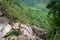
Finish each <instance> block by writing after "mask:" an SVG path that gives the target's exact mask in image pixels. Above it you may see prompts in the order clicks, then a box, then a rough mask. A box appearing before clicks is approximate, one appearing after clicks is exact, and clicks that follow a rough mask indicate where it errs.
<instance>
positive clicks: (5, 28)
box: [0, 17, 11, 37]
mask: <svg viewBox="0 0 60 40" xmlns="http://www.w3.org/2000/svg"><path fill="white" fill-rule="evenodd" d="M10 30H11V26H10V25H9V24H8V20H7V19H6V18H4V17H0V37H4V36H5V35H6V33H8V32H9V31H10Z"/></svg>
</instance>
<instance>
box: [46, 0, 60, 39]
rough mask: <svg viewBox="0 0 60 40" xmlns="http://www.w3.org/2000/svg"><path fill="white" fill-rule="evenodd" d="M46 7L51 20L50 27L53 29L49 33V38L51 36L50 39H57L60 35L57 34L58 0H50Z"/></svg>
mask: <svg viewBox="0 0 60 40" xmlns="http://www.w3.org/2000/svg"><path fill="white" fill-rule="evenodd" d="M47 8H49V9H50V12H49V13H48V15H49V18H50V20H51V22H52V25H51V27H52V29H53V30H52V31H51V32H50V34H49V35H51V36H50V38H52V40H59V37H60V36H59V37H57V36H58V35H60V0H51V2H50V3H49V4H48V5H47ZM51 15H52V16H51ZM50 16H51V17H50ZM53 35H54V36H53Z"/></svg>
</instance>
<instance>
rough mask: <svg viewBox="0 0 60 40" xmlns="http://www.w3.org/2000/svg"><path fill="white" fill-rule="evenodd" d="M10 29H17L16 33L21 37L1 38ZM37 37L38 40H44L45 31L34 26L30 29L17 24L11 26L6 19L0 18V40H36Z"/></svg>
mask: <svg viewBox="0 0 60 40" xmlns="http://www.w3.org/2000/svg"><path fill="white" fill-rule="evenodd" d="M12 28H13V29H14V30H15V29H16V30H17V29H19V30H18V31H19V32H20V33H21V35H19V36H8V37H6V38H3V37H4V36H6V34H7V33H8V32H9V31H10V30H11V29H12ZM34 34H36V35H34ZM37 36H38V39H39V40H45V39H46V31H45V30H44V29H42V28H38V27H36V26H33V27H30V26H27V25H25V24H20V23H17V22H16V23H13V25H11V24H9V21H8V19H6V18H5V17H0V40H36V38H37Z"/></svg>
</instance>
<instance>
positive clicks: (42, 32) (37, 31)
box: [32, 26, 47, 40]
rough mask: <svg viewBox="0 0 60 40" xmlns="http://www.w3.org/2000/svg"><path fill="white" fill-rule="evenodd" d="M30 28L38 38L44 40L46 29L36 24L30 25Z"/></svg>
mask: <svg viewBox="0 0 60 40" xmlns="http://www.w3.org/2000/svg"><path fill="white" fill-rule="evenodd" d="M32 30H33V32H34V34H36V35H37V36H38V37H39V38H41V39H43V40H46V34H47V33H46V30H44V29H42V28H38V27H36V26H33V27H32Z"/></svg>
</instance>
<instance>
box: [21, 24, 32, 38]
mask: <svg viewBox="0 0 60 40" xmlns="http://www.w3.org/2000/svg"><path fill="white" fill-rule="evenodd" d="M20 32H21V33H22V34H23V35H26V36H29V37H31V36H32V35H33V31H32V29H31V27H29V26H26V25H24V24H21V26H20Z"/></svg>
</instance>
